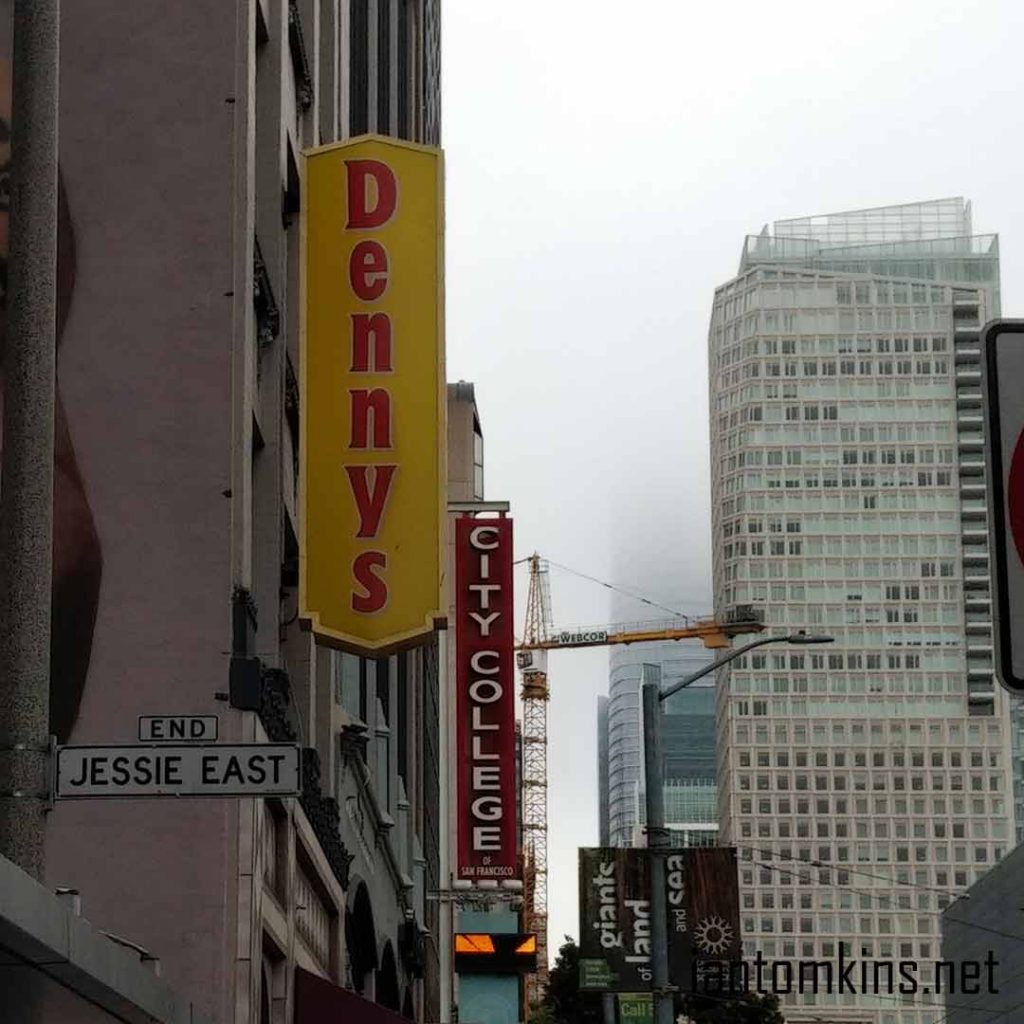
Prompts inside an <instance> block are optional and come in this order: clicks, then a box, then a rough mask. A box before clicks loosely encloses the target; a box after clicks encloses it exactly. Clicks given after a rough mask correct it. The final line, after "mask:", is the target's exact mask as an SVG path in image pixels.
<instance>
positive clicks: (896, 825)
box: [709, 199, 1014, 1024]
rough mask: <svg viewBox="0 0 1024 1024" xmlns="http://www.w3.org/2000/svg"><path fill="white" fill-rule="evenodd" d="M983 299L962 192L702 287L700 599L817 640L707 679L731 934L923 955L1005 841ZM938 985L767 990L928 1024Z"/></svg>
mask: <svg viewBox="0 0 1024 1024" xmlns="http://www.w3.org/2000/svg"><path fill="white" fill-rule="evenodd" d="M998 311H999V257H998V240H997V237H996V236H994V235H974V234H972V229H971V209H970V205H969V204H967V203H964V202H963V201H962V200H961V199H945V200H940V201H937V202H927V203H915V204H911V205H906V206H895V207H887V208H882V209H873V210H862V211H856V212H851V213H841V214H834V215H829V216H824V217H810V218H804V219H800V220H793V221H782V222H778V223H776V224H775V226H774V232H769V230H768V229H767V227H766V228H765V229H764V230H763V231H762V232H761V233H760V234H759V235H755V236H751V237H748V238H747V240H746V242H745V244H744V247H743V254H742V258H741V261H740V267H739V272H738V274H737V276H736V277H735V278H733V279H732V280H731V281H729V282H728V283H726V284H724V285H722V286H721V287H720V288H718V289H717V290H716V292H715V299H714V308H713V312H712V317H711V326H710V333H709V370H710V410H711V463H712V467H711V468H712V474H711V476H712V510H713V511H712V517H713V543H714V584H715V606H716V607H728V606H730V605H733V604H742V603H753V604H755V605H757V606H759V607H760V608H762V609H763V610H764V612H765V614H766V619H767V622H768V624H769V628H771V629H776V630H779V631H785V632H791V631H794V630H800V629H803V630H807V631H808V632H811V633H825V634H829V635H831V636H833V637H834V638H835V642H834V643H832V644H830V645H827V646H821V647H809V648H801V647H792V646H790V647H787V646H782V645H779V646H776V647H767V648H765V649H763V650H759V651H757V652H754V653H751V654H749V655H747V656H745V657H743V658H740V659H737V660H736V661H735V662H733V664H732V671H729V672H722V673H721V674H720V678H719V688H718V695H717V734H718V786H719V818H720V823H721V826H722V831H723V838H724V840H725V841H727V842H732V843H735V844H736V845H737V846H738V847H739V850H740V872H741V877H740V882H741V893H742V897H741V898H742V915H743V929H744V938H745V948H746V950H747V952H748V953H750V954H753V952H754V951H755V950H760V951H761V952H762V953H763V954H764V956H765V957H766V958H767V959H772V958H786V959H800V958H805V959H806V958H812V957H813V958H818V959H834V958H835V957H836V956H837V955H838V953H839V951H840V949H842V950H843V952H844V953H845V954H846V955H848V956H857V957H868V958H874V959H878V960H900V959H915V960H918V961H919V962H920V963H921V964H925V963H926V962H927V961H929V960H930V959H932V958H934V957H936V956H937V955H938V952H939V946H938V938H939V917H938V915H939V913H940V912H941V910H942V909H943V907H944V906H945V905H947V904H948V902H949V901H950V900H951V899H952V898H953V896H954V894H956V893H959V892H962V891H963V890H964V889H965V888H966V887H967V886H969V885H970V884H971V883H972V882H973V881H974V880H975V879H976V878H978V877H979V876H980V875H981V874H983V873H984V872H985V871H986V870H987V869H988V868H989V867H990V866H991V865H992V864H994V863H995V862H997V861H998V860H1000V859H1001V858H1002V856H1003V855H1004V853H1005V852H1006V851H1007V850H1008V849H1009V848H1011V847H1012V845H1013V841H1014V838H1013V787H1012V776H1011V763H1010V762H1011V737H1010V735H1009V732H1010V730H1009V727H1008V708H1007V704H1008V701H1007V699H1006V697H1005V695H1004V694H1003V692H1002V690H1001V689H1000V688H999V687H998V686H997V685H996V683H995V681H994V679H993V675H992V638H991V604H990V588H989V577H988V555H987V550H986V507H985V488H984V461H983V457H982V419H981V398H980V390H979V380H980V377H979V369H978V359H979V349H978V333H977V332H978V328H979V326H980V324H982V323H983V322H984V321H985V320H987V319H988V318H990V317H992V316H994V315H996V314H997V313H998ZM930 984H931V979H930V977H929V972H928V969H927V968H926V967H922V970H921V985H922V989H923V988H924V986H926V985H930ZM935 1003H936V1000H935V997H934V996H928V995H925V994H917V995H906V996H899V995H896V996H890V995H888V994H885V995H874V994H871V995H864V994H861V993H859V992H858V994H856V995H851V994H850V993H849V992H846V993H843V994H842V995H839V994H818V995H812V994H803V995H799V994H798V995H794V996H791V997H787V998H786V999H785V1005H786V1012H787V1020H790V1021H799V1020H823V1019H824V1020H828V1021H846V1020H863V1019H865V1018H866V1019H869V1020H871V1021H873V1022H877V1024H936V1022H937V1021H938V1020H939V1019H940V1018H941V1017H942V1010H941V1008H940V1007H937V1006H936V1005H935Z"/></svg>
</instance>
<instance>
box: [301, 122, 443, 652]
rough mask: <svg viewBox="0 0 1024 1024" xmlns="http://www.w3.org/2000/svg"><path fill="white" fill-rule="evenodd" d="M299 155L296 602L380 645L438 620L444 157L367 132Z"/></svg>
mask: <svg viewBox="0 0 1024 1024" xmlns="http://www.w3.org/2000/svg"><path fill="white" fill-rule="evenodd" d="M303 164H304V186H305V187H304V195H303V218H302V225H303V238H302V288H303V297H302V351H301V357H300V360H301V370H300V376H301V381H302V383H301V391H300V395H301V397H300V409H301V434H302V456H301V483H300V487H301V494H300V505H301V513H300V515H301V538H300V583H299V590H300V594H299V602H300V612H301V617H302V619H303V620H304V621H305V622H306V623H307V624H308V625H309V627H310V628H311V629H312V630H313V631H314V632H315V633H316V634H317V635H318V636H320V637H321V638H322V639H324V640H325V641H327V642H328V643H331V644H334V645H336V646H339V647H342V648H347V649H349V650H353V651H357V652H364V653H380V652H382V651H385V650H387V649H389V648H392V647H395V646H397V645H400V644H402V643H406V642H409V641H412V640H414V639H415V638H416V637H420V636H423V635H424V634H426V633H429V632H430V630H431V629H432V628H433V624H434V620H435V618H437V617H438V616H439V615H440V614H441V611H440V609H441V564H442V557H443V546H442V542H441V529H442V523H443V520H442V507H441V503H442V500H443V490H442V484H443V471H444V452H443V445H444V444H445V443H446V439H445V436H444V434H443V432H442V431H443V425H444V415H445V406H444V394H445V386H444V380H445V377H444V341H443V326H442V324H443V320H442V310H443V306H442V297H441V292H442V276H443V275H442V231H443V217H442V194H441V193H442V158H441V153H440V151H439V150H436V149H430V148H427V147H424V146H416V145H412V144H409V143H403V142H396V141H393V140H390V139H383V138H380V137H375V136H363V137H360V138H356V139H353V140H351V141H349V142H344V143H339V144H337V145H332V146H325V147H323V148H321V149H316V150H312V151H310V152H308V153H306V154H305V156H304V160H303Z"/></svg>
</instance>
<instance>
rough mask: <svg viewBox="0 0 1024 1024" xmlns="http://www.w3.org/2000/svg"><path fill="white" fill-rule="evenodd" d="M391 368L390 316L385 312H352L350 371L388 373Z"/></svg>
mask: <svg viewBox="0 0 1024 1024" xmlns="http://www.w3.org/2000/svg"><path fill="white" fill-rule="evenodd" d="M371 340H372V342H373V348H372V355H371V347H370V343H371ZM393 369H394V365H393V363H392V358H391V317H389V316H388V315H387V313H353V314H352V367H351V371H352V373H390V372H391V371H392V370H393Z"/></svg>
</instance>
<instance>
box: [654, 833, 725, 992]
mask: <svg viewBox="0 0 1024 1024" xmlns="http://www.w3.org/2000/svg"><path fill="white" fill-rule="evenodd" d="M665 890H666V895H665V902H666V907H667V910H668V976H669V979H670V980H671V982H672V983H673V984H674V985H678V986H679V988H681V989H682V990H683V991H684V992H691V991H694V990H697V991H702V990H703V986H702V985H701V984H700V982H699V980H698V979H700V978H701V977H702V972H703V971H704V970H705V969H706V968H707V967H709V966H710V965H711V964H721V963H723V962H726V963H728V962H732V961H734V960H738V959H739V958H740V954H741V952H742V941H741V938H740V897H739V877H738V874H737V870H736V850H735V848H733V847H731V846H728V847H726V846H719V847H706V848H705V847H695V848H693V849H685V850H669V851H668V855H667V857H666V858H665Z"/></svg>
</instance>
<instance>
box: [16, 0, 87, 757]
mask: <svg viewBox="0 0 1024 1024" xmlns="http://www.w3.org/2000/svg"><path fill="white" fill-rule="evenodd" d="M0 24H2V28H0V410H2V408H3V400H4V391H5V383H4V376H3V360H4V349H5V345H6V339H7V309H8V305H7V285H8V273H7V269H8V265H7V256H8V239H9V230H10V176H11V132H10V121H11V33H10V7H9V5H8V4H0ZM74 287H75V235H74V229H73V226H72V218H71V212H70V208H69V202H68V195H67V190H66V188H65V186H64V182H63V179H61V180H60V183H59V194H58V258H57V330H56V339H55V343H56V346H57V352H58V372H57V400H56V409H55V416H54V481H53V505H54V509H53V511H54V521H53V613H52V626H53V630H52V635H51V639H50V728H51V731H52V732H53V733H54V734H55V735H56V736H57V739H58V742H61V743H63V742H65V741H66V740H67V738H68V736H69V734H70V732H71V728H72V726H73V725H74V723H75V719H76V718H77V717H78V709H79V705H80V703H81V698H82V692H83V689H84V687H85V680H86V676H87V674H88V671H89V657H90V653H91V650H92V639H93V630H94V628H95V624H96V612H97V608H98V605H99V592H100V577H101V575H102V563H103V558H102V546H101V544H100V539H99V536H98V534H97V531H96V524H95V521H94V518H93V514H92V509H91V507H90V505H89V495H88V487H87V485H86V482H85V480H83V478H82V473H81V470H80V468H79V465H78V460H77V458H76V456H75V447H74V442H73V438H72V432H71V428H70V426H69V423H68V418H67V416H66V414H65V410H64V403H63V401H62V399H61V393H60V368H59V356H60V350H61V345H62V342H63V340H64V327H65V325H66V323H67V318H68V312H69V309H70V306H71V303H72V300H73V296H74ZM2 445H3V421H2V416H0V449H2Z"/></svg>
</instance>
